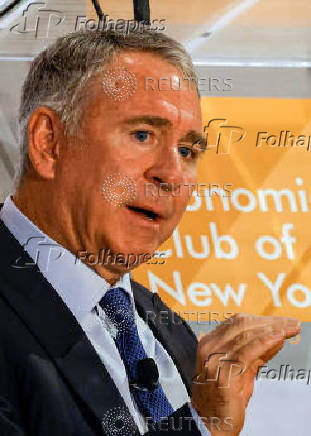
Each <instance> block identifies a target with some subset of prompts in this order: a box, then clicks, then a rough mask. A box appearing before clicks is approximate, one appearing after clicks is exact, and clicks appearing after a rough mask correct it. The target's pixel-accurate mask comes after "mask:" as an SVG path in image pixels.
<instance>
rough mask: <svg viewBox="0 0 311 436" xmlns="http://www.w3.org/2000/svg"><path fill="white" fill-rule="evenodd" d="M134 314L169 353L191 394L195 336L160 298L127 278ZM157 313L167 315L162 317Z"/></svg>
mask: <svg viewBox="0 0 311 436" xmlns="http://www.w3.org/2000/svg"><path fill="white" fill-rule="evenodd" d="M131 284H132V289H133V294H134V299H135V304H136V308H137V312H138V314H139V315H140V316H141V317H142V318H143V319H144V320H145V321H146V322H147V323H148V325H149V327H150V329H151V330H152V332H153V334H154V336H155V338H156V339H157V340H158V341H159V342H160V343H161V344H162V345H163V347H164V348H165V349H166V351H167V352H168V354H169V355H170V356H171V358H172V360H173V362H174V364H175V366H176V368H177V369H178V371H179V373H180V375H181V378H182V380H183V382H184V384H185V386H186V388H187V390H188V394H189V395H191V381H192V378H193V372H194V365H195V358H196V352H197V339H196V337H195V335H194V333H193V332H192V331H191V329H190V327H189V326H187V324H186V323H185V322H184V321H183V320H182V319H181V318H180V317H179V316H178V315H177V314H176V313H175V312H173V311H171V310H170V309H169V308H168V307H167V306H166V305H165V304H164V303H163V302H162V300H161V299H160V297H159V296H158V294H155V293H152V292H150V291H149V290H148V289H146V288H145V287H144V286H142V285H141V284H140V283H137V282H135V281H134V280H131ZM161 313H162V314H163V313H164V314H165V315H167V316H165V317H163V318H162V316H161Z"/></svg>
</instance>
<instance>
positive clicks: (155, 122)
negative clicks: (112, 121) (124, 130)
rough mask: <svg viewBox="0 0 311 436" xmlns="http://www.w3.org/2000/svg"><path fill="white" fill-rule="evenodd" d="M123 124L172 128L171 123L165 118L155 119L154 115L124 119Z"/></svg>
mask: <svg viewBox="0 0 311 436" xmlns="http://www.w3.org/2000/svg"><path fill="white" fill-rule="evenodd" d="M123 123H124V124H139V123H142V124H149V125H150V126H156V127H161V126H169V127H172V122H171V121H170V120H168V119H167V118H162V117H156V116H154V115H142V116H137V117H131V118H126V119H125V120H123Z"/></svg>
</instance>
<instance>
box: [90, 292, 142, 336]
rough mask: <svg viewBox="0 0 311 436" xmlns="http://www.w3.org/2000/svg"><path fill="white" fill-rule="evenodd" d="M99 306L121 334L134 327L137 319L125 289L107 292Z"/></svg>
mask: <svg viewBox="0 0 311 436" xmlns="http://www.w3.org/2000/svg"><path fill="white" fill-rule="evenodd" d="M99 305H100V306H101V308H102V309H103V310H104V311H105V313H106V315H107V316H108V318H109V319H110V321H111V322H112V323H113V324H114V325H115V327H116V328H117V330H118V332H119V333H121V332H125V331H126V330H129V329H131V328H132V327H133V325H134V323H135V318H134V311H133V307H132V304H131V299H130V296H129V294H128V293H127V292H126V291H125V290H124V289H123V288H112V289H110V290H109V291H107V292H106V294H105V295H104V296H103V298H102V299H101V300H100V302H99Z"/></svg>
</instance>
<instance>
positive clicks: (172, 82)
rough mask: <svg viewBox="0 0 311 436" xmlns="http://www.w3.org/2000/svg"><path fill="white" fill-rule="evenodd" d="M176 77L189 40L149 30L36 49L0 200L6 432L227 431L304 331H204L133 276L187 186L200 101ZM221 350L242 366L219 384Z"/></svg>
mask: <svg viewBox="0 0 311 436" xmlns="http://www.w3.org/2000/svg"><path fill="white" fill-rule="evenodd" d="M184 76H188V78H189V77H191V76H192V77H194V71H193V66H192V64H191V60H190V58H189V57H188V56H187V54H186V53H185V51H184V50H183V48H182V47H181V46H180V45H179V44H178V43H176V42H175V41H173V40H171V39H170V38H168V37H165V36H164V35H161V36H160V35H157V34H151V33H145V34H143V35H136V34H135V33H133V32H132V33H130V34H129V35H127V36H120V35H119V34H118V33H115V32H108V33H104V32H100V31H96V32H85V33H82V32H79V33H76V34H72V35H68V36H66V37H64V38H61V39H59V40H58V41H56V43H55V44H54V45H53V46H51V47H50V48H48V49H47V50H45V51H44V52H43V53H41V54H40V55H39V56H38V57H37V58H36V59H35V60H34V62H33V64H32V66H31V69H30V72H29V74H28V76H27V78H26V81H25V84H24V87H23V92H22V100H21V108H20V116H19V122H20V127H21V134H22V135H21V141H22V143H21V149H22V162H21V173H20V177H19V183H18V187H17V190H16V192H15V194H14V196H9V197H8V198H7V199H6V201H5V203H4V205H3V206H2V209H1V211H0V218H1V221H0V223H1V225H0V241H1V246H2V250H1V254H0V256H1V262H0V269H1V276H0V305H1V318H0V322H1V334H0V340H1V351H0V365H1V383H0V434H1V436H2V435H3V436H10V435H27V436H28V435H31V436H54V435H55V436H56V435H57V436H58V435H64V436H69V435H70V436H71V435H72V436H73V435H76V436H84V435H85V436H91V435H102V434H105V435H107V436H108V435H115V436H117V435H118V436H119V435H120V436H121V435H122V436H127V435H134V434H135V435H138V434H145V433H146V434H150V435H158V436H159V435H162V434H172V433H176V434H178V435H180V436H182V435H184V436H185V435H193V436H194V435H207V434H212V435H213V436H222V435H232V436H233V435H234V436H236V435H238V434H239V433H240V431H241V428H242V426H243V422H244V416H245V409H246V406H247V403H248V400H249V398H250V396H251V393H252V388H253V383H254V376H255V374H256V372H257V368H258V366H259V365H260V364H262V363H263V362H266V361H267V360H269V359H270V358H271V357H272V356H274V355H275V354H276V353H277V352H278V351H279V350H280V349H281V347H282V346H283V343H284V340H285V339H286V338H288V337H291V336H294V335H296V334H297V333H298V332H299V331H300V325H299V322H297V321H295V320H290V319H285V318H275V317H252V316H246V315H237V316H235V317H233V318H232V320H231V321H232V322H231V324H222V325H220V326H219V327H218V328H217V329H216V330H215V331H213V332H212V334H210V335H208V336H206V337H204V338H203V339H202V340H201V341H200V342H199V344H198V343H197V340H196V338H195V336H194V335H193V333H192V332H191V330H190V329H189V327H188V326H187V324H186V323H185V322H184V321H183V320H181V319H180V318H179V317H178V316H177V315H176V314H173V313H172V312H171V311H170V310H169V309H168V308H167V307H166V306H165V305H164V303H163V302H162V301H161V299H160V298H159V297H158V296H157V295H155V294H151V293H150V292H149V291H148V290H147V289H145V288H144V287H143V286H141V285H140V284H138V283H136V282H135V281H133V280H131V277H130V274H129V272H130V270H131V269H133V268H135V267H137V266H138V265H139V264H140V263H142V262H143V261H146V260H147V259H148V258H150V256H152V255H153V253H154V251H155V250H156V249H157V247H158V246H159V245H160V244H162V243H163V242H164V241H165V240H166V239H167V238H168V237H169V236H170V235H171V233H172V231H173V229H174V228H175V227H176V225H177V223H178V221H179V220H180V218H181V216H182V214H183V212H184V211H185V208H186V205H187V202H188V200H189V194H191V190H190V191H189V186H190V187H192V189H193V187H194V185H195V181H196V167H197V162H198V159H199V156H200V155H201V154H202V152H203V148H204V147H201V144H202V143H203V138H202V136H201V133H200V132H201V113H200V101H199V95H198V90H197V87H196V84H195V81H192V82H191V81H190V80H188V81H187V86H181V83H183V82H182V81H183V77H184ZM146 79H148V80H146ZM146 83H149V84H150V83H152V86H151V87H147V86H146ZM164 83H165V86H164ZM189 83H190V84H191V85H192V86H190V85H189ZM176 85H177V86H176ZM146 185H148V190H146V189H145V187H146ZM150 187H152V188H153V189H152V190H151V191H150V189H149V188H150ZM150 192H151V194H152V195H150ZM102 254H103V255H102ZM148 256H149V257H148ZM133 259H134V261H133ZM163 313H164V314H166V315H167V316H165V317H163ZM219 355H225V356H226V357H227V359H229V360H231V361H234V362H235V363H240V364H241V365H242V370H241V371H240V372H239V376H237V377H234V379H233V380H231V383H230V386H229V388H228V389H219V384H218V382H219V379H217V378H218V376H219V359H217V358H215V356H216V357H217V356H219ZM207 370H208V374H207ZM230 370H231V367H230V368H227V369H225V368H224V370H223V371H221V377H224V378H227V377H228V374H229V373H228V371H230ZM194 375H195V377H194ZM212 379H215V382H213V381H211V380H212Z"/></svg>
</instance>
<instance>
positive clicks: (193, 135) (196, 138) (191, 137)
mask: <svg viewBox="0 0 311 436" xmlns="http://www.w3.org/2000/svg"><path fill="white" fill-rule="evenodd" d="M180 142H181V143H182V142H187V143H189V142H191V144H192V146H193V147H194V146H196V148H197V149H198V150H199V151H201V152H204V151H205V150H206V139H205V138H204V136H203V135H202V133H200V132H198V131H196V130H189V132H187V133H186V135H185V136H184V137H182V138H181V139H180Z"/></svg>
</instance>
